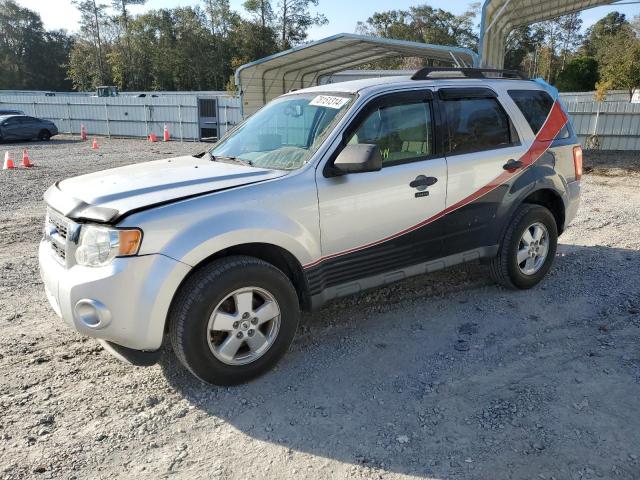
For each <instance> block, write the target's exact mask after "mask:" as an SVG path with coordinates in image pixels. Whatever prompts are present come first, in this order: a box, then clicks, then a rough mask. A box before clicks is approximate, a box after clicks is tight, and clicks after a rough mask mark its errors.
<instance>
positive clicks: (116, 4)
mask: <svg viewBox="0 0 640 480" xmlns="http://www.w3.org/2000/svg"><path fill="white" fill-rule="evenodd" d="M146 1H147V0H111V6H112V7H113V8H114V9H115V10H116V11H117V12H118V14H117V15H116V17H115V21H116V23H117V24H118V26H119V27H120V35H119V37H120V38H119V39H118V40H119V41H118V43H119V44H120V45H118V46H117V47H119V50H121V51H120V52H114V53H113V54H112V55H111V58H112V59H115V58H118V59H119V64H118V75H117V78H118V81H117V83H118V86H119V87H120V89H121V90H126V89H127V88H130V87H131V86H132V85H133V84H134V83H135V81H134V80H133V79H132V75H133V51H132V47H131V35H130V31H129V23H130V21H131V19H130V15H129V10H128V8H127V7H128V6H129V5H144V4H145V3H146ZM114 77H115V76H114Z"/></svg>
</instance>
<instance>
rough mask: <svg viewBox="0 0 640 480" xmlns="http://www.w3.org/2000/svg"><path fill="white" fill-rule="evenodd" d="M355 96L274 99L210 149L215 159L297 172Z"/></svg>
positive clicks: (318, 95) (335, 94) (306, 96)
mask: <svg viewBox="0 0 640 480" xmlns="http://www.w3.org/2000/svg"><path fill="white" fill-rule="evenodd" d="M352 100H353V95H347V94H341V93H331V94H317V93H304V94H298V95H287V96H284V97H280V98H278V99H276V100H273V101H272V102H271V103H269V104H267V105H265V106H264V107H263V108H262V109H260V110H259V111H258V112H256V113H255V114H254V115H252V116H251V117H249V118H248V119H247V120H246V121H245V122H244V123H242V124H241V125H240V126H239V127H238V128H236V129H235V130H233V131H232V132H231V133H230V134H229V135H228V136H226V137H225V138H223V139H222V140H221V141H220V142H218V144H217V145H216V146H215V147H214V148H213V150H211V155H213V157H214V158H220V159H222V160H224V158H232V159H237V160H242V161H244V162H247V163H249V164H250V165H252V166H255V167H261V168H273V169H279V170H296V169H298V168H300V167H302V166H303V165H304V164H305V163H306V162H308V161H309V159H310V158H311V156H312V155H313V154H314V153H315V152H316V150H317V149H318V148H319V147H320V145H321V144H322V142H323V141H324V140H325V139H326V137H327V136H328V135H329V133H330V132H331V130H332V129H333V127H334V126H335V125H336V123H337V122H338V121H339V119H340V118H341V117H342V116H343V115H344V113H345V112H346V111H347V110H348V109H349V107H350V105H351V103H352Z"/></svg>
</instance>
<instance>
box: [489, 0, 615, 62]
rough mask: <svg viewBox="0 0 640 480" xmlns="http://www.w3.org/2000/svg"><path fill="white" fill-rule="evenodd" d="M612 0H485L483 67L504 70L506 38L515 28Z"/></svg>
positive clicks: (609, 2)
mask: <svg viewBox="0 0 640 480" xmlns="http://www.w3.org/2000/svg"><path fill="white" fill-rule="evenodd" d="M611 3H615V1H612V0H604V1H603V0H486V1H485V2H484V5H483V7H482V20H481V22H480V51H479V53H480V58H481V65H482V66H483V67H488V68H502V67H503V65H504V54H505V46H506V41H507V35H509V33H510V32H511V31H512V30H513V29H514V28H516V27H519V26H521V25H529V24H532V23H536V22H541V21H543V20H549V19H551V18H556V17H559V16H561V15H567V14H569V13H574V12H579V11H581V10H586V9H589V8H592V7H597V6H598V5H608V4H611Z"/></svg>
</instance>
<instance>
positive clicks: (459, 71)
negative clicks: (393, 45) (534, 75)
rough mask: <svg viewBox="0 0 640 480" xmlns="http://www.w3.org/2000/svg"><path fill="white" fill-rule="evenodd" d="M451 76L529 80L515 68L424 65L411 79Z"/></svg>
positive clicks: (451, 77) (448, 77)
mask: <svg viewBox="0 0 640 480" xmlns="http://www.w3.org/2000/svg"><path fill="white" fill-rule="evenodd" d="M453 78H485V79H491V78H500V79H506V80H529V78H528V77H527V76H525V75H523V74H522V73H520V72H518V71H516V70H499V69H494V68H456V67H425V68H421V69H420V70H418V71H417V72H416V73H414V74H413V76H412V77H411V80H429V79H438V80H440V79H453Z"/></svg>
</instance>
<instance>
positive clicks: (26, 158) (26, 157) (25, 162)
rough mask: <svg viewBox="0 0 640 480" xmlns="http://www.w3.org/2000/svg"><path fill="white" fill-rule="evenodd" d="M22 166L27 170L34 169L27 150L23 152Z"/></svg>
mask: <svg viewBox="0 0 640 480" xmlns="http://www.w3.org/2000/svg"><path fill="white" fill-rule="evenodd" d="M22 166H23V167H26V168H29V167H33V163H31V160H30V159H29V154H28V153H27V149H26V148H25V149H24V150H23V151H22Z"/></svg>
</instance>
